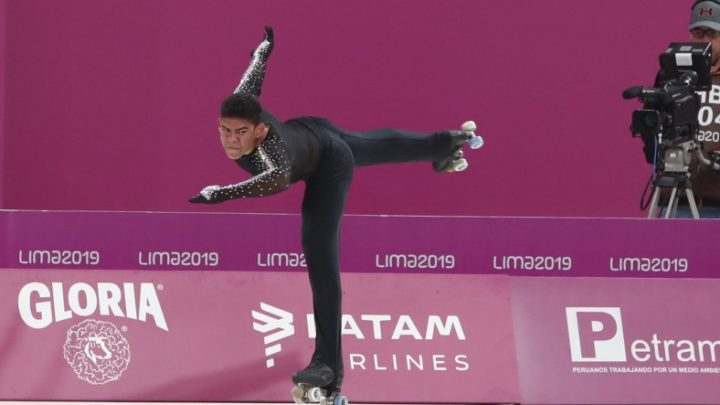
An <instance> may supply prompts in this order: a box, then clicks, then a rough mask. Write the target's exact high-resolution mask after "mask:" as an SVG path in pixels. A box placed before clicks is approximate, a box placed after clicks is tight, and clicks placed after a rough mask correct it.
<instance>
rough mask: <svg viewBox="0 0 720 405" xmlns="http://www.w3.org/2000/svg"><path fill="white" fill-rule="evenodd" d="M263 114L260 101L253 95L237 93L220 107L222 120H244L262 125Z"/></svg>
mask: <svg viewBox="0 0 720 405" xmlns="http://www.w3.org/2000/svg"><path fill="white" fill-rule="evenodd" d="M261 112H262V106H261V105H260V100H258V99H257V97H255V96H253V95H252V94H240V93H235V94H233V95H231V96H230V97H228V98H226V99H225V100H223V102H222V105H221V106H220V118H242V119H245V120H248V121H250V122H251V123H253V124H254V125H257V124H259V123H260V113H261Z"/></svg>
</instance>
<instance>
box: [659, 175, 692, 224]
mask: <svg viewBox="0 0 720 405" xmlns="http://www.w3.org/2000/svg"><path fill="white" fill-rule="evenodd" d="M668 189H669V190H671V191H670V198H669V199H668V201H667V206H666V207H665V214H664V216H663V218H664V219H669V218H675V216H676V215H677V207H678V202H679V201H680V192H682V191H684V192H685V197H686V198H687V201H688V205H689V206H690V212H692V217H693V219H700V213H699V211H698V208H697V204H695V195H694V194H693V192H692V185H691V184H690V174H689V173H669V174H664V175H662V176H660V177H658V178H657V179H656V180H655V191H654V192H653V196H652V202H651V204H650V211H649V212H648V218H657V217H658V215H659V214H660V212H661V211H660V209H661V208H662V207H661V206H660V198H661V194H662V193H663V190H668Z"/></svg>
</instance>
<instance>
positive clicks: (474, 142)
mask: <svg viewBox="0 0 720 405" xmlns="http://www.w3.org/2000/svg"><path fill="white" fill-rule="evenodd" d="M468 143H469V144H470V149H480V148H482V147H483V145H485V141H484V140H483V139H482V137H481V136H477V135H476V136H473V137H472V138H470V140H469V141H468Z"/></svg>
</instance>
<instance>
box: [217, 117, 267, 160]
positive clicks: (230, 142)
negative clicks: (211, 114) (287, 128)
mask: <svg viewBox="0 0 720 405" xmlns="http://www.w3.org/2000/svg"><path fill="white" fill-rule="evenodd" d="M268 129H269V128H268V126H267V125H265V124H264V123H260V124H258V125H255V124H253V123H252V122H250V121H248V120H246V119H242V118H225V117H220V118H218V131H219V132H220V143H222V146H223V149H224V150H225V154H226V155H227V157H229V158H230V159H233V160H234V159H239V158H241V157H243V156H245V155H247V154H250V153H252V151H254V150H255V148H256V147H257V146H258V144H259V143H260V142H261V141H262V140H263V139H265V136H266V135H267V132H268Z"/></svg>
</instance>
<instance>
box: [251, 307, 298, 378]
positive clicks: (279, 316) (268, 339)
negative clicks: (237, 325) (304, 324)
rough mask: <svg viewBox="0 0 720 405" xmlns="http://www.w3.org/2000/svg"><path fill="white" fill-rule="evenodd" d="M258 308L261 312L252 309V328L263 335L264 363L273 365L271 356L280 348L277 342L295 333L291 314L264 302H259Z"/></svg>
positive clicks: (273, 361)
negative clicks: (265, 357) (265, 358)
mask: <svg viewBox="0 0 720 405" xmlns="http://www.w3.org/2000/svg"><path fill="white" fill-rule="evenodd" d="M260 309H261V310H262V311H263V312H259V311H252V317H253V319H254V320H255V322H253V329H255V330H256V331H258V332H260V333H262V334H263V335H265V337H264V340H265V356H267V360H266V361H265V365H266V366H267V368H270V367H273V366H274V365H275V360H274V359H273V358H272V356H273V355H275V354H277V353H280V351H281V350H282V345H281V344H280V343H277V342H279V341H281V340H283V339H285V338H286V337H288V336H292V335H293V334H294V333H295V327H294V326H293V314H291V313H290V312H287V311H283V310H282V309H280V308H277V307H274V306H272V305H269V304H266V303H264V302H261V303H260Z"/></svg>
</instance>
